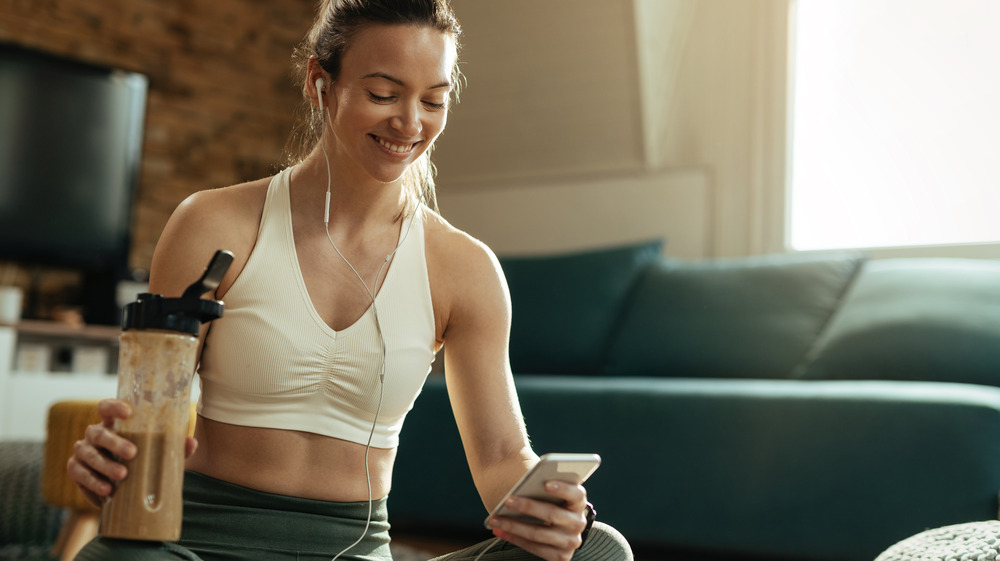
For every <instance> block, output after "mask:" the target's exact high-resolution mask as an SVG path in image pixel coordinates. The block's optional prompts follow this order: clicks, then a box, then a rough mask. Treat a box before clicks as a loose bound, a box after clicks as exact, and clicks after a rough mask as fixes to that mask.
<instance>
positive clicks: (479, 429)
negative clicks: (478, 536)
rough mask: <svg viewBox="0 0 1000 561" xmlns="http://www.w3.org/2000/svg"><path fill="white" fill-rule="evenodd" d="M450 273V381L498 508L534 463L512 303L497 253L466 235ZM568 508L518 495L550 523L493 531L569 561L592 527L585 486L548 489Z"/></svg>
mask: <svg viewBox="0 0 1000 561" xmlns="http://www.w3.org/2000/svg"><path fill="white" fill-rule="evenodd" d="M448 245H450V246H451V247H450V248H449V249H448V263H450V265H448V266H447V267H446V269H447V270H448V271H449V274H447V275H445V276H437V277H436V279H435V281H436V282H442V283H444V286H443V287H441V288H442V289H441V290H436V292H437V293H439V294H442V293H443V294H447V296H446V301H447V303H446V307H447V310H448V312H447V318H446V319H445V322H446V323H445V329H444V333H443V341H444V353H445V355H444V360H445V362H444V364H445V377H446V380H447V386H448V395H449V398H450V400H451V404H452V409H453V410H454V413H455V419H456V422H457V424H458V429H459V433H460V434H461V437H462V443H463V445H464V447H465V453H466V457H467V459H468V462H469V467H470V469H471V471H472V476H473V480H474V481H475V484H476V488H477V489H478V491H479V495H480V497H481V499H482V500H483V504H484V505H485V506H486V508H487V509H490V510H492V509H493V507H494V506H496V504H497V503H498V502H499V501H500V500H501V499H503V497H504V495H506V493H507V491H509V490H510V488H511V487H513V485H514V484H515V483H516V482H517V481H518V479H520V478H521V476H523V475H524V474H525V473H526V472H527V471H528V470H529V469H530V468H531V467H532V466H533V465H534V464H535V463H537V462H538V457H537V456H536V455H535V453H534V452H533V451H532V449H531V445H530V443H529V441H528V435H527V430H526V429H525V425H524V420H523V417H522V415H521V408H520V405H519V403H518V399H517V394H516V392H515V388H514V381H513V376H512V375H511V369H510V361H509V356H508V343H509V339H510V325H511V305H510V294H509V292H508V290H507V283H506V281H505V280H504V277H503V271H502V269H501V268H500V264H499V262H498V261H497V259H496V257H495V256H494V255H493V253H492V252H491V251H490V250H489V249H488V248H486V247H485V246H484V245H482V244H480V243H479V242H475V241H473V240H471V239H469V238H466V237H464V235H463V239H462V240H461V243H451V244H448ZM547 490H548V491H549V493H550V494H552V495H555V496H557V497H559V498H561V499H563V501H564V505H563V506H555V505H553V504H551V503H547V502H541V501H534V500H530V499H525V498H513V499H512V502H509V503H508V506H510V507H511V508H513V509H514V510H517V511H520V512H522V513H525V514H531V515H533V516H535V517H537V518H540V519H542V520H545V521H547V522H548V524H547V525H545V526H536V525H530V524H524V523H519V522H515V521H513V520H511V519H507V518H495V519H492V520H491V525H492V526H493V528H494V533H495V534H496V535H497V536H499V537H501V538H503V539H505V540H507V541H509V542H511V543H514V544H515V545H518V546H520V547H522V548H523V549H525V550H527V551H530V552H532V553H534V554H535V555H538V556H539V557H542V558H544V559H549V560H551V561H561V560H567V559H569V558H570V557H572V554H573V551H575V550H576V549H577V548H578V547H579V545H580V533H581V532H582V531H583V528H584V527H585V525H586V518H585V508H586V506H585V505H586V502H587V497H586V491H585V490H584V489H583V487H581V486H578V485H566V484H558V485H556V486H554V487H552V486H550V487H548V488H547Z"/></svg>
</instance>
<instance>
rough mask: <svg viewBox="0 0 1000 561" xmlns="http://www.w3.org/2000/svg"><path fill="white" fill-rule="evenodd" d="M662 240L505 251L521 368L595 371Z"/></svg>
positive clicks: (516, 365) (514, 356) (516, 364)
mask: <svg viewBox="0 0 1000 561" xmlns="http://www.w3.org/2000/svg"><path fill="white" fill-rule="evenodd" d="M662 247H663V242H662V241H647V242H642V243H637V244H633V245H627V246H621V247H614V248H610V249H602V250H594V251H584V252H578V253H573V254H566V255H558V256H534V257H501V258H500V264H501V266H502V267H503V271H504V275H506V277H507V285H508V286H509V287H510V296H511V302H512V304H511V305H512V307H513V318H512V326H511V336H510V362H511V367H512V368H513V370H514V372H518V373H520V372H544V373H547V374H591V373H596V372H598V371H599V370H600V363H601V361H602V359H603V355H604V351H605V349H606V348H607V345H608V340H609V338H610V335H611V333H612V332H613V329H614V326H615V324H616V322H617V320H618V318H619V317H620V314H621V308H622V304H623V302H624V301H625V297H626V294H627V293H628V291H629V289H630V288H631V286H632V285H633V284H634V281H635V278H636V276H637V273H639V272H640V271H641V270H643V269H644V268H645V267H646V266H647V265H649V263H651V262H653V261H654V260H655V259H657V258H658V257H659V255H660V252H661V250H662Z"/></svg>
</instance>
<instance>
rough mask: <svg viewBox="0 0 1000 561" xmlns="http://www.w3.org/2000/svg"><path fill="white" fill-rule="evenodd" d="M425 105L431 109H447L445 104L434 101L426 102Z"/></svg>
mask: <svg viewBox="0 0 1000 561" xmlns="http://www.w3.org/2000/svg"><path fill="white" fill-rule="evenodd" d="M424 105H426V106H427V107H430V108H431V109H444V108H445V104H444V103H434V102H433V101H425V102H424Z"/></svg>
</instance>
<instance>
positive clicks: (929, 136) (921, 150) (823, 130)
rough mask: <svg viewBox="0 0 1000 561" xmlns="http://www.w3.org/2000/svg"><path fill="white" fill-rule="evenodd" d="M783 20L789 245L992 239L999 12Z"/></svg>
mask: <svg viewBox="0 0 1000 561" xmlns="http://www.w3.org/2000/svg"><path fill="white" fill-rule="evenodd" d="M793 13H794V14H795V15H794V19H793V21H792V25H793V29H794V31H793V33H794V40H793V43H792V44H793V49H794V53H793V59H792V60H793V62H792V67H793V71H792V80H793V90H792V92H793V95H792V100H793V102H792V103H793V110H792V114H791V118H792V121H791V122H792V135H791V139H792V152H791V158H792V160H791V161H792V165H791V178H790V179H791V183H790V205H789V209H790V217H789V218H790V228H789V243H790V245H791V246H792V248H793V249H796V250H811V249H831V248H846V247H859V248H861V247H869V248H870V247H896V246H906V245H938V244H959V243H979V242H997V241H1000V2H998V1H997V0H799V1H798V2H797V3H796V5H795V10H794V12H793Z"/></svg>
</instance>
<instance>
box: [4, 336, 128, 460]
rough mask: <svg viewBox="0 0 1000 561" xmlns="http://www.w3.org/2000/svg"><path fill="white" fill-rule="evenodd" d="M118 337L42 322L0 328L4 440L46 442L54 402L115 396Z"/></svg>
mask: <svg viewBox="0 0 1000 561" xmlns="http://www.w3.org/2000/svg"><path fill="white" fill-rule="evenodd" d="M119 333H120V330H119V329H118V328H116V327H97V326H94V327H82V328H76V327H70V326H64V325H60V324H56V323H51V322H40V321H23V322H20V323H18V324H16V325H0V439H2V440H36V441H37V440H44V439H45V423H46V419H47V417H48V412H49V407H50V406H51V405H52V404H53V403H55V402H57V401H63V400H67V399H102V398H106V397H114V396H115V393H116V391H117V377H116V375H115V373H116V372H117V362H118V335H119ZM19 347H20V348H21V349H22V350H23V351H24V353H22V356H21V360H18V348H19ZM102 367H103V368H102ZM98 370H103V371H98ZM81 436H82V435H81Z"/></svg>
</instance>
